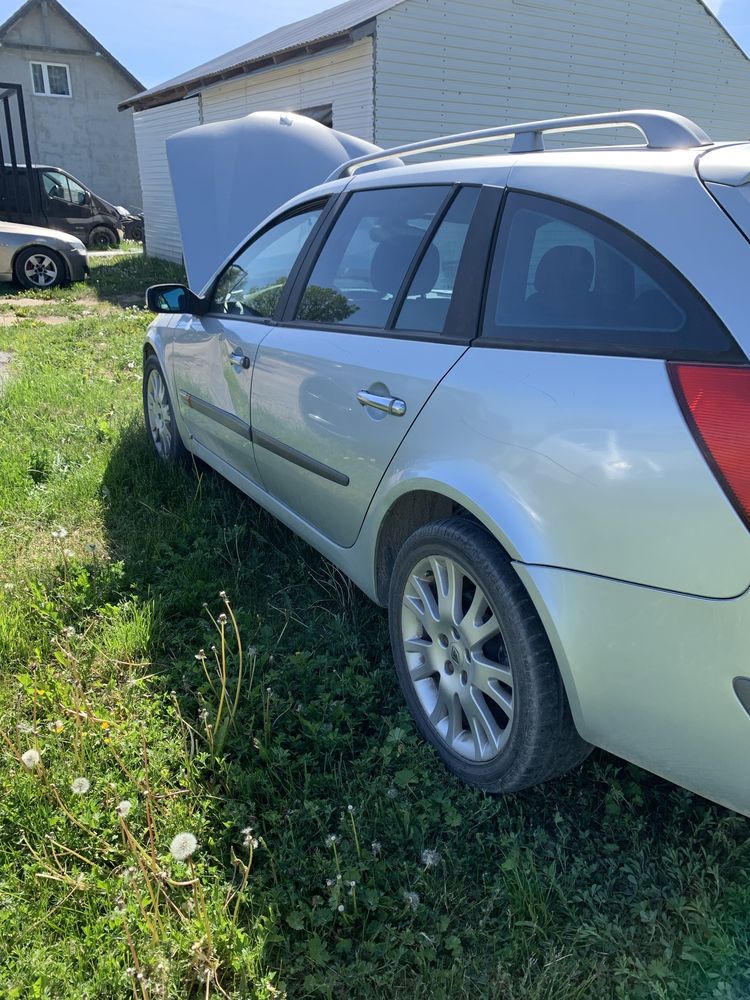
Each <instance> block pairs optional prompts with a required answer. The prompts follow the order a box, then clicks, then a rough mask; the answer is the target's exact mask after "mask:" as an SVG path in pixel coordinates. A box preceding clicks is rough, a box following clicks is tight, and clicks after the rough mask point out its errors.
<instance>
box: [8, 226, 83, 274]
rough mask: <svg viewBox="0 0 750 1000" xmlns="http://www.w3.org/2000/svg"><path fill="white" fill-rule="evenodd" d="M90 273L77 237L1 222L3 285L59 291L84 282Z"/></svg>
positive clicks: (54, 230) (56, 231)
mask: <svg viewBox="0 0 750 1000" xmlns="http://www.w3.org/2000/svg"><path fill="white" fill-rule="evenodd" d="M88 273H89V262H88V255H87V252H86V247H85V246H84V244H83V243H82V242H81V241H80V240H79V239H78V238H77V237H75V236H68V235H67V233H61V232H59V231H58V230H57V229H42V228H40V227H37V226H25V225H21V224H18V223H14V222H0V281H14V282H16V283H17V284H19V285H21V287H22V288H31V289H34V288H56V287H57V286H58V285H66V284H68V283H69V282H71V281H83V279H84V278H85V277H86V275H87V274H88Z"/></svg>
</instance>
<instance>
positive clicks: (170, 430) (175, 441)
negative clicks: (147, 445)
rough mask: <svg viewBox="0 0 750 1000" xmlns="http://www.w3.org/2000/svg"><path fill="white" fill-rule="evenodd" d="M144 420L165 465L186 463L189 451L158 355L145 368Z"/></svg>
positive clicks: (153, 444) (146, 361)
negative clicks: (176, 416) (179, 428)
mask: <svg viewBox="0 0 750 1000" xmlns="http://www.w3.org/2000/svg"><path fill="white" fill-rule="evenodd" d="M143 418H144V421H145V423H146V432H147V433H148V437H149V440H150V442H151V445H152V447H153V449H154V451H155V452H156V454H157V456H158V458H160V459H161V460H162V461H163V462H172V463H176V462H182V461H184V459H185V458H186V457H187V450H186V448H185V445H184V444H183V443H182V438H181V437H180V432H179V430H178V429H177V422H176V420H175V414H174V408H173V406H172V400H171V399H170V398H169V390H168V389H167V383H166V380H165V378H164V373H163V372H162V370H161V366H160V365H159V362H158V360H157V358H156V355H155V354H149V355H148V357H147V358H146V360H145V362H144V365H143Z"/></svg>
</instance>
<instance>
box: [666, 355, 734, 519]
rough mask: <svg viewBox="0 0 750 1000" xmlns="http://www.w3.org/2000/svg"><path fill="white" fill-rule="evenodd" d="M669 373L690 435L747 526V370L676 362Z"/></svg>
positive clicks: (670, 367)
mask: <svg viewBox="0 0 750 1000" xmlns="http://www.w3.org/2000/svg"><path fill="white" fill-rule="evenodd" d="M669 370H670V374H671V377H672V385H673V386H674V389H675V393H676V395H677V399H678V400H679V402H680V404H681V406H682V410H683V413H684V414H685V417H686V419H687V421H688V424H689V425H690V429H691V430H692V432H693V435H694V436H695V438H696V440H697V442H698V444H699V445H700V446H701V449H702V451H703V453H704V455H705V456H706V459H707V461H708V463H709V465H710V466H711V467H712V469H713V470H714V473H715V474H716V476H717V478H718V479H719V481H720V483H721V484H722V486H723V487H724V489H725V491H726V493H727V495H728V496H729V498H730V500H731V501H732V503H733V504H734V506H735V507H736V508H737V512H738V513H739V514H740V515H741V516H742V517H743V518H744V520H745V522H746V523H747V525H748V527H750V367H747V368H745V367H736V368H735V367H731V366H729V365H690V364H677V363H674V364H670V366H669Z"/></svg>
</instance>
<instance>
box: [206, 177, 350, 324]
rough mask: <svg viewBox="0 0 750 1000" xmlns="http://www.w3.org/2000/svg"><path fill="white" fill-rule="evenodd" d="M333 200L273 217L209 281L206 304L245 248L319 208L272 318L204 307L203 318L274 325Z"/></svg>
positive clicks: (311, 203)
mask: <svg viewBox="0 0 750 1000" xmlns="http://www.w3.org/2000/svg"><path fill="white" fill-rule="evenodd" d="M337 200H338V199H337V197H336V195H333V196H331V195H324V196H323V197H321V198H313V199H312V200H311V201H306V202H304V203H302V204H300V205H295V206H294V207H293V208H290V209H289V211H288V212H284V213H283V215H277V216H274V218H273V219H270V220H269V222H268V223H267V224H266V225H265V226H263V228H262V229H259V230H258V231H257V232H255V233H253V234H252V236H250V237H249V238H248V239H247V240H246V241H245V242H244V243H243V244H242V246H241V247H240V249H239V250H238V251H237V252H236V253H234V254H233V255H232V257H231V259H230V260H228V261H227V262H226V264H224V266H223V267H222V268H221V270H220V271H219V272H218V274H217V275H216V277H215V278H214V280H213V282H212V283H211V288H210V290H209V292H208V293H207V294H206V296H205V299H206V301H207V302H208V303H209V304H210V303H211V302H212V301H213V297H214V295H215V294H216V287H217V285H218V284H219V281H220V280H221V278H222V275H224V274H225V273H226V271H227V269H228V268H230V267H231V266H232V265H233V264H234V262H235V261H236V260H237V258H238V257H241V256H242V254H243V253H244V252H245V251H246V250H247V249H248V248H249V247H251V246H252V245H253V243H255V242H256V241H257V240H259V239H261V238H262V237H263V236H265V235H266V233H268V232H270V231H271V230H272V229H273V228H274V226H278V225H280V224H281V223H282V222H286V221H288V220H289V219H293V218H294V217H295V216H297V215H304V214H305V212H311V211H314V210H315V209H316V208H317V207H320V208H321V214H320V217H319V218H318V221H317V222H316V223H315V225H314V226H313V228H312V230H311V232H310V233H309V235H308V237H307V240H306V241H305V245H304V246H303V247H302V249H301V250H300V252H299V253H298V254H297V258H296V260H295V262H294V264H293V266H292V269H291V271H290V272H289V276H288V277H287V280H286V284H285V285H284V289H283V291H282V293H281V295H280V296H279V301H278V302H277V303H276V308H275V309H274V312H273V315H272V316H242V315H239V314H237V313H226V312H218V311H216V310H212V309H210V308H208V309H207V310H206V312H205V313H204V314H203V315H204V316H207V317H208V316H211V317H214V318H216V319H227V317H229V318H231V319H232V321H234V320H240V321H241V322H243V323H262V324H265V325H266V326H275V325H276V323H277V317H278V316H281V314H282V313H283V311H284V306H285V305H286V301H287V299H288V298H289V293H290V290H291V286H292V284H293V282H294V280H295V278H296V276H297V273H298V271H299V269H300V267H301V266H302V265H303V263H304V261H305V260H306V259H307V254H308V252H309V248H310V247H311V245H312V244H313V243H314V242H316V241H317V239H318V236H319V234H320V231H321V229H323V228H324V227H325V226H326V222H327V220H328V219H329V217H330V215H331V213H332V211H333V210H334V209H335V205H336V202H337Z"/></svg>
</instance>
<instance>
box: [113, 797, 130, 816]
mask: <svg viewBox="0 0 750 1000" xmlns="http://www.w3.org/2000/svg"><path fill="white" fill-rule="evenodd" d="M132 808H133V803H132V802H131V801H130V799H123V800H122V802H118V803H117V805H116V806H115V812H116V813H117V815H118V816H119V817H120V818H121V819H127V817H128V814H129V813H130V810H131V809H132Z"/></svg>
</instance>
